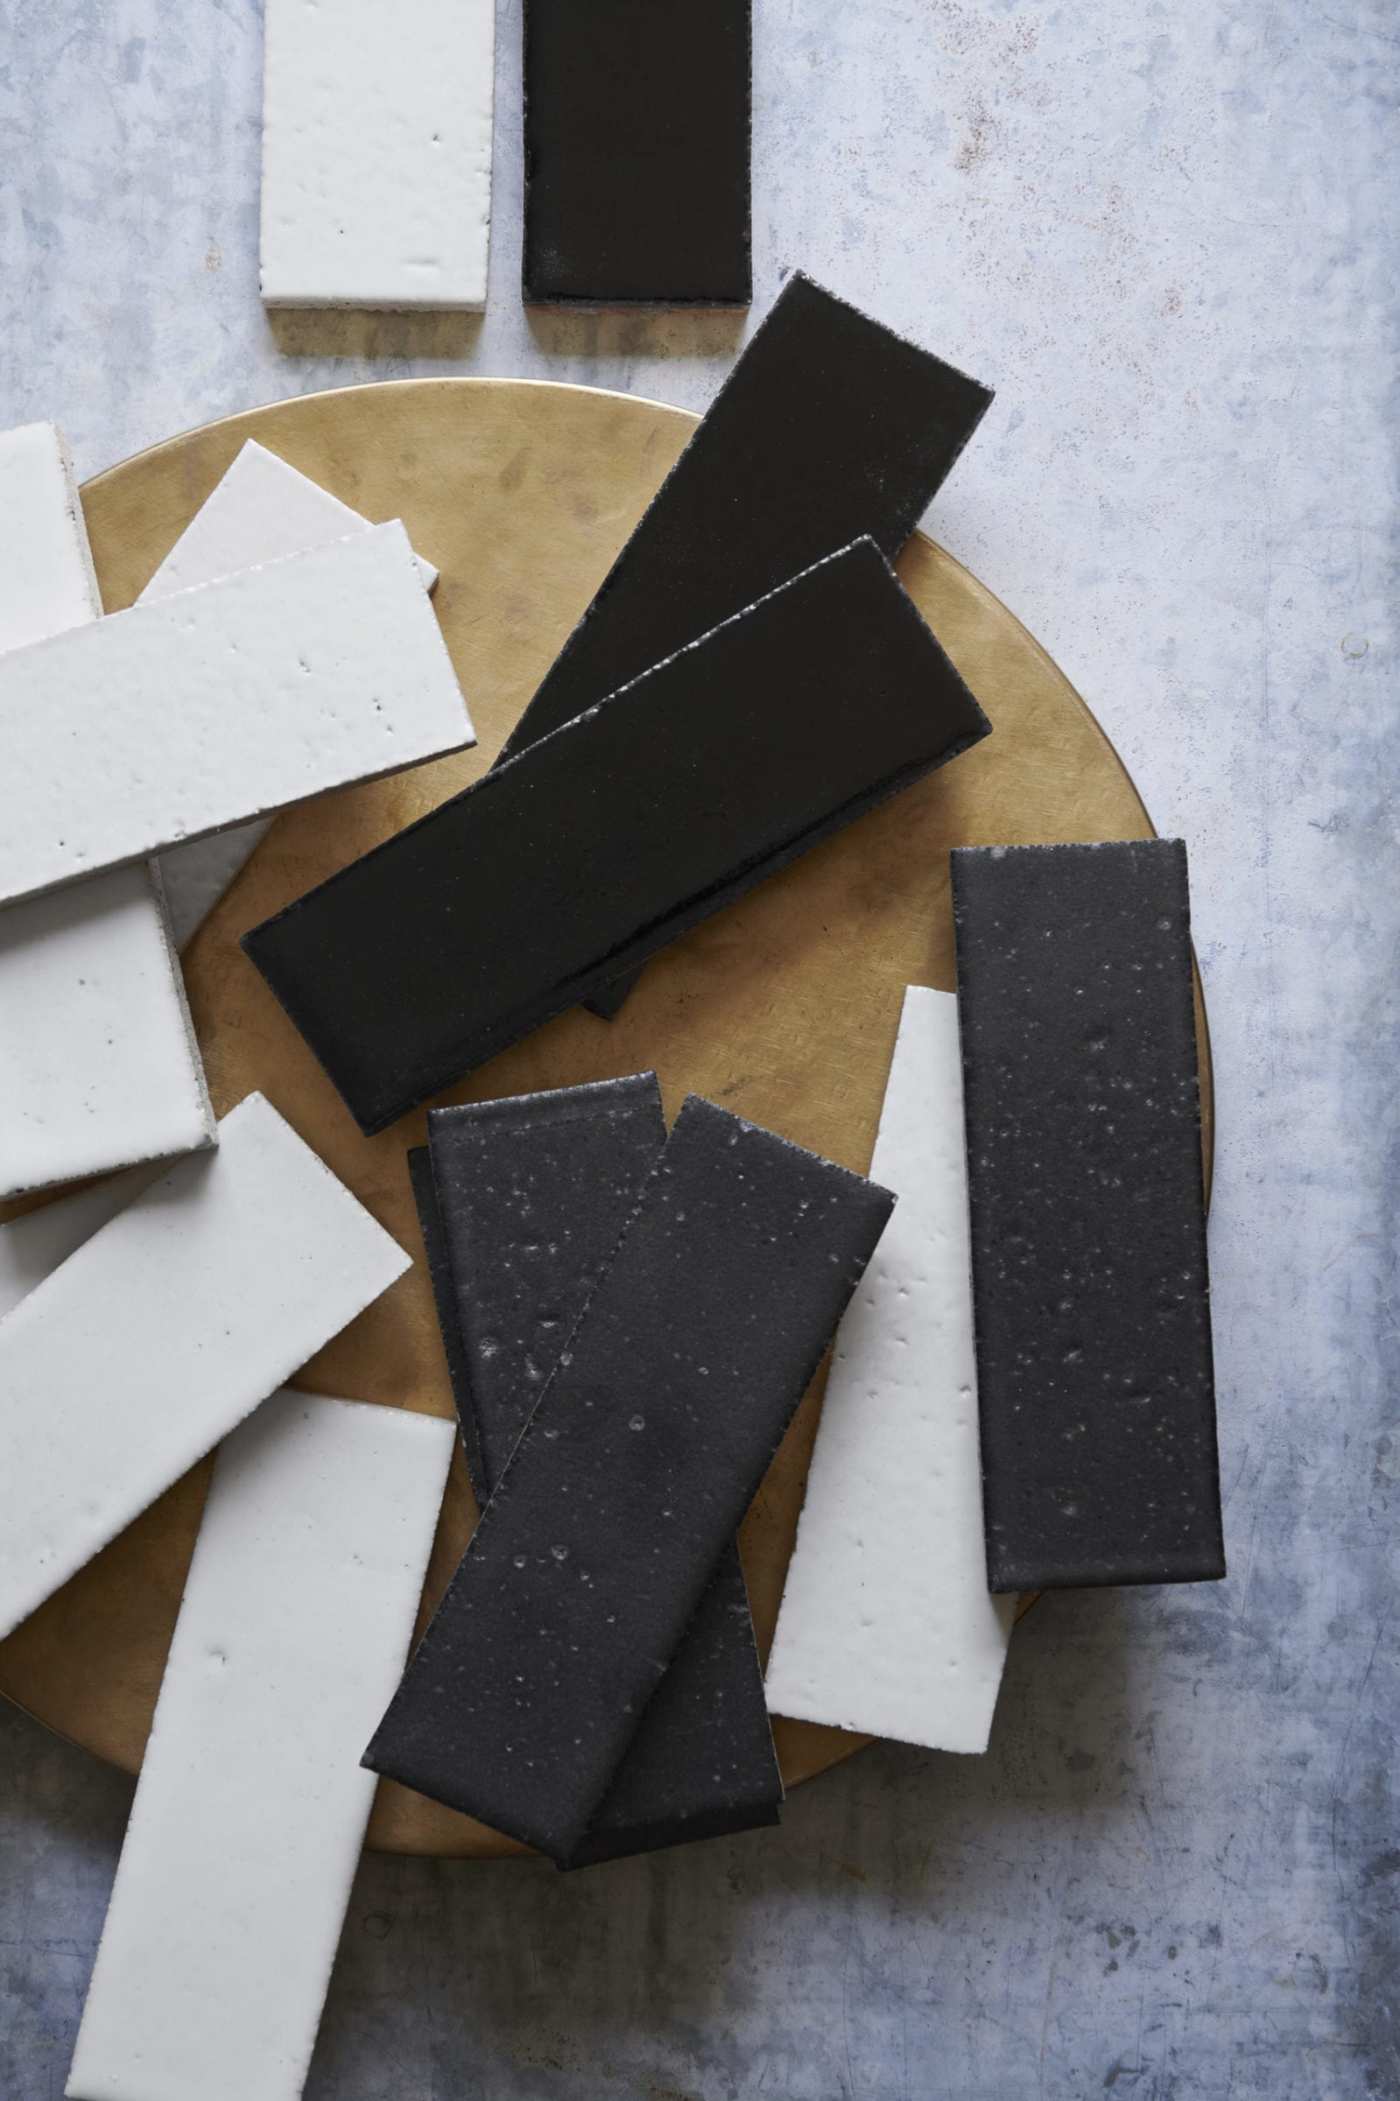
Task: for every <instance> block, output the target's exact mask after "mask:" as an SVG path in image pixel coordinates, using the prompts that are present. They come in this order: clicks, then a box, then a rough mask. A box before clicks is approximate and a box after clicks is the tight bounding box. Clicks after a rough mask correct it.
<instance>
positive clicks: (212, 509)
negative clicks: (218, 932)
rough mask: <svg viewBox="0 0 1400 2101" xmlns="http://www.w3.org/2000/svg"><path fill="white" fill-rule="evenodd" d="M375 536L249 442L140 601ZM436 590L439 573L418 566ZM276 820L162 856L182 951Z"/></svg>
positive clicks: (365, 522)
mask: <svg viewBox="0 0 1400 2101" xmlns="http://www.w3.org/2000/svg"><path fill="white" fill-rule="evenodd" d="M369 530H370V521H369V519H368V518H364V517H362V516H361V515H360V513H359V512H358V511H355V510H352V509H351V507H350V505H349V504H348V503H342V502H341V501H340V499H339V497H337V496H332V495H331V493H330V491H329V490H328V489H323V488H321V487H320V485H319V484H318V483H316V482H314V481H312V480H311V479H310V478H309V477H308V476H307V475H305V474H299V473H298V472H297V469H296V468H295V467H293V466H290V465H289V464H288V462H287V461H286V460H284V459H280V458H279V457H278V455H277V454H276V453H275V452H269V451H268V449H267V447H266V446H265V445H259V444H258V442H257V441H256V439H253V438H250V439H249V440H248V442H247V444H246V445H244V446H243V448H242V450H241V451H240V452H239V453H238V454H237V455H236V456H235V458H234V460H233V462H232V464H231V466H230V467H229V468H228V470H227V472H226V473H225V474H224V475H223V476H222V478H221V479H220V481H219V482H218V483H217V485H216V486H215V488H214V490H213V491H212V493H211V494H210V495H209V497H208V498H207V499H206V501H205V502H204V503H203V504H201V506H200V508H199V509H198V510H197V511H196V512H195V515H194V517H193V518H192V519H191V520H190V523H189V524H188V525H187V526H186V528H185V530H184V532H183V533H181V535H180V537H179V539H178V540H177V541H176V542H175V545H174V546H173V547H172V548H171V550H170V552H169V554H168V555H167V556H166V557H165V560H164V561H163V562H162V563H161V565H160V567H159V568H158V569H157V570H156V572H155V575H154V576H153V577H152V578H151V580H150V582H149V583H148V584H147V586H146V588H145V590H144V591H143V592H142V593H141V595H140V597H139V599H138V600H137V604H138V605H149V604H150V603H151V602H152V600H154V599H157V598H169V597H170V596H171V595H172V594H173V593H174V592H176V591H188V590H190V589H192V588H193V587H194V586H195V585H196V584H208V583H212V582H213V581H214V580H215V578H217V577H221V576H232V575H233V574H234V573H235V572H236V571H237V570H240V569H255V568H258V567H260V566H261V565H262V564H263V563H266V562H278V561H281V560H283V559H284V558H285V557H286V556H288V555H294V554H306V553H308V552H309V551H310V550H311V549H312V548H313V547H324V546H325V545H326V544H327V543H328V542H329V541H332V540H344V539H347V538H349V537H350V535H352V534H354V533H365V532H368V531H369ZM415 559H416V561H417V563H418V572H419V574H420V576H421V577H422V579H423V582H424V584H425V586H426V587H427V589H428V590H430V591H431V590H432V589H433V588H434V586H435V585H436V583H437V570H436V569H435V568H434V567H433V565H432V563H431V562H425V561H424V560H423V557H422V556H421V555H418V556H416V557H415ZM270 824H271V819H270V818H266V817H259V818H255V819H254V820H253V821H252V822H251V823H250V824H238V825H234V826H232V827H231V828H230V829H229V830H227V831H222V832H213V833H211V834H209V835H208V836H206V837H205V838H203V839H189V840H186V841H185V843H184V844H183V845H182V846H172V847H168V848H167V849H166V851H165V852H164V853H162V854H160V855H159V856H158V861H159V866H160V876H161V882H162V884H163V886H164V889H165V904H166V910H167V912H168V913H169V916H170V930H171V933H172V934H173V936H174V938H175V945H176V947H177V948H183V947H184V946H185V943H186V942H187V941H188V940H189V939H190V937H191V936H192V935H193V934H194V933H195V932H196V931H197V929H198V928H199V926H200V925H201V923H202V922H203V920H204V919H205V917H206V916H207V914H208V913H209V912H210V911H211V910H212V909H213V907H214V906H215V905H216V904H217V903H218V901H219V899H220V898H221V897H222V896H223V894H224V892H225V890H227V888H228V886H229V884H230V883H231V882H232V881H233V879H234V877H235V876H236V875H237V874H238V872H239V870H240V869H241V868H242V867H243V866H244V863H245V862H246V861H247V859H248V857H249V855H250V854H251V853H252V852H253V850H254V849H255V847H257V846H258V845H259V844H260V842H261V841H262V840H263V839H264V838H265V837H266V835H267V832H268V829H269V826H270Z"/></svg>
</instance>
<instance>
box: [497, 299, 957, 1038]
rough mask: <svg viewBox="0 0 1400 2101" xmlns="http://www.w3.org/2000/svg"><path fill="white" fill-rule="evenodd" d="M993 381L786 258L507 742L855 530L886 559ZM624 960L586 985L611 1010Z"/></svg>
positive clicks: (510, 745) (701, 628) (933, 491)
mask: <svg viewBox="0 0 1400 2101" xmlns="http://www.w3.org/2000/svg"><path fill="white" fill-rule="evenodd" d="M991 400H992V396H991V393H990V391H989V390H988V389H987V388H986V387H984V386H982V385H980V384H979V382H978V381H977V380H975V379H969V378H968V376H967V375H966V373H963V372H959V371H958V370H957V369H956V367H955V366H953V365H949V364H945V363H944V361H943V360H942V359H941V358H938V357H934V356H933V355H931V353H929V352H928V351H925V350H921V349H919V348H918V347H917V346H916V345H915V344H913V343H908V342H906V341H904V339H903V338H902V337H900V336H897V335H895V334H894V332H893V330H891V329H888V328H886V327H884V326H883V325H882V324H881V323H880V322H878V321H874V320H872V319H871V318H870V317H869V315H867V314H863V313H861V312H860V311H859V309H858V308H856V307H854V306H851V305H849V304H848V303H847V302H846V301H845V300H844V299H838V298H837V297H835V295H834V294H832V293H831V292H828V291H826V290H825V289H824V288H823V287H822V286H821V285H819V284H817V283H815V282H814V281H813V280H812V279H811V278H810V277H807V276H804V275H803V273H802V272H801V271H796V272H794V274H793V276H792V278H791V279H790V280H789V282H788V283H787V285H786V286H785V287H784V289H783V291H782V292H781V293H780V294H779V296H778V298H777V300H776V301H775V302H774V304H773V307H772V310H771V311H770V313H769V314H768V315H767V317H766V319H765V320H764V321H763V323H762V325H761V326H760V328H759V329H758V330H757V332H756V334H755V335H754V337H753V340H752V341H751V342H750V343H749V344H748V345H747V346H746V348H745V350H744V351H743V354H742V355H741V356H740V358H739V360H738V362H737V363H736V365H735V367H734V369H733V371H732V372H731V373H730V375H729V378H728V379H727V380H726V381H725V383H724V385H723V386H722V387H721V388H720V391H719V393H718V394H717V396H716V397H715V400H714V402H713V404H712V406H711V408H710V410H709V413H708V414H707V415H706V416H705V418H704V420H703V421H702V422H701V424H700V426H699V428H698V429H697V430H696V432H695V434H694V436H693V437H692V438H691V440H690V442H689V444H688V445H687V446H686V448H685V450H684V452H683V453H682V454H681V456H680V458H679V459H678V460H677V462H676V464H675V466H674V467H673V468H672V469H671V471H670V473H669V474H668V475H667V477H666V479H665V480H664V481H663V483H662V484H661V487H660V488H659V489H658V491H657V493H656V495H655V496H654V497H653V498H652V500H651V503H650V504H649V505H648V506H647V509H646V512H645V514H644V515H643V517H642V519H641V520H640V522H639V524H638V525H637V527H636V529H635V531H634V532H633V533H632V535H631V537H630V538H629V539H628V541H627V543H626V545H625V546H624V547H623V549H622V551H621V553H620V554H619V555H618V557H617V559H616V561H615V562H614V563H613V565H612V567H611V568H610V569H609V571H608V573H607V575H606V577H605V578H604V579H603V581H602V583H601V584H600V586H599V588H598V590H597V592H596V594H595V596H594V598H593V601H592V603H591V604H590V606H589V607H588V609H587V611H586V612H585V614H584V616H583V618H582V619H581V620H580V622H579V624H578V626H577V627H576V628H575V629H574V632H573V633H572V634H571V635H570V637H569V639H568V641H567V642H566V643H565V645H564V647H563V649H562V650H561V651H560V653H559V655H558V657H557V658H556V659H555V661H554V663H553V665H552V666H551V667H550V669H549V671H548V672H547V673H546V674H545V677H544V679H543V680H542V682H541V684H540V686H539V688H538V690H537V691H536V693H535V695H534V697H533V698H532V700H531V701H530V704H529V706H528V707H527V708H526V710H525V712H524V714H523V715H522V716H521V718H520V720H519V722H518V723H517V724H516V726H515V729H514V730H513V731H512V732H511V735H510V736H509V738H508V739H507V740H506V744H505V748H504V751H503V753H502V758H503V759H509V758H513V757H515V756H516V755H517V754H518V753H519V752H521V751H523V750H524V749H525V747H526V746H527V745H529V744H533V743H535V742H537V741H538V740H539V739H540V738H541V737H544V736H547V735H548V734H549V732H550V731H551V730H556V729H559V728H560V727H561V726H562V725H563V724H564V723H566V722H569V721H571V720H573V719H574V718H575V717H576V716H578V715H581V714H582V713H583V712H584V710H585V709H587V708H591V707H593V706H595V705H596V704H597V703H598V702H599V701H601V700H603V699H605V698H606V697H607V696H608V695H609V694H611V693H615V692H616V691H617V690H618V689H619V688H620V687H622V686H625V685H627V684H629V683H630V682H631V681H633V680H634V679H637V678H640V677H641V676H642V674H643V673H644V672H647V671H650V670H651V669H652V667H653V666H654V665H657V664H660V663H662V662H663V661H664V660H665V659H666V658H667V657H669V656H672V655H674V654H675V652H676V651H677V650H680V649H683V648H685V646H686V645H687V644H688V643H690V642H693V641H694V640H695V638H696V637H697V636H698V635H701V634H704V633H705V632H707V630H709V629H711V628H713V627H716V626H718V625H719V623H720V622H722V621H725V620H728V619H730V618H731V617H732V616H733V615H734V614H736V613H738V612H739V611H740V610H741V609H742V608H744V607H745V606H749V605H752V604H753V603H754V602H755V601H756V600H758V599H760V598H762V597H763V596H765V595H766V594H767V593H768V592H770V591H774V590H776V589H777V588H778V586H779V585H780V584H783V583H785V582H787V581H788V580H789V579H790V578H791V577H793V576H795V575H797V574H798V572H799V571H801V570H803V569H805V568H807V567H809V566H810V565H811V564H812V563H814V562H817V561H819V560H820V559H821V558H822V556H824V555H827V554H829V553H831V551H832V550H833V549H834V548H838V547H844V546H846V545H847V544H848V543H849V542H850V541H852V540H855V539H857V538H859V537H861V536H863V535H865V536H868V537H869V538H871V539H872V540H874V542H875V544H876V546H877V547H878V548H879V549H880V551H881V553H882V554H884V555H885V556H886V557H887V558H888V559H889V560H890V561H893V560H894V557H895V556H896V555H897V554H898V552H899V550H900V548H901V547H902V546H903V545H904V542H905V541H906V540H907V539H908V537H909V535H910V533H911V532H912V531H913V529H914V527H915V525H916V524H917V523H918V520H919V518H920V516H921V514H922V513H923V512H924V510H926V509H927V507H928V505H929V504H930V503H931V502H932V501H933V498H934V497H935V496H936V495H937V493H938V491H939V489H940V488H941V487H942V485H943V483H944V481H945V480H946V479H947V477H948V475H949V474H950V473H951V471H952V469H953V467H954V466H955V465H956V463H957V460H958V458H959V457H960V455H961V453H962V451H963V449H964V447H965V446H966V445H967V443H968V441H969V440H970V438H971V437H972V435H973V433H974V432H975V431H976V429H977V426H978V424H979V423H980V422H981V420H982V417H983V416H984V415H985V414H986V411H987V409H988V408H989V407H990V405H991ZM634 978H635V973H632V974H624V975H623V976H621V977H619V978H618V980H617V983H616V984H615V985H611V986H607V987H604V988H601V989H599V990H598V991H596V992H594V993H593V994H592V995H591V996H590V998H589V1000H588V1005H589V1006H590V1007H591V1008H592V1009H593V1011H594V1012H595V1013H598V1014H614V1013H616V1011H617V1009H618V1008H619V1007H620V1006H621V1004H622V1002H623V1000H624V999H625V998H626V996H627V992H628V990H629V989H630V986H631V984H632V983H633V981H634Z"/></svg>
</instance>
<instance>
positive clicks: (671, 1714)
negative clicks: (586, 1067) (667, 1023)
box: [414, 1073, 783, 1866]
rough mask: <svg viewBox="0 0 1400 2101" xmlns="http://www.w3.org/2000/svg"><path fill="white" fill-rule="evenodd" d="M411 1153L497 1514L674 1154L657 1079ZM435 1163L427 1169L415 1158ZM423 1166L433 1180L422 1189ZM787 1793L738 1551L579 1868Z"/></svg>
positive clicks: (651, 1709)
mask: <svg viewBox="0 0 1400 2101" xmlns="http://www.w3.org/2000/svg"><path fill="white" fill-rule="evenodd" d="M428 1131H429V1143H430V1146H431V1151H432V1163H431V1166H429V1162H428V1149H427V1148H420V1149H419V1152H418V1154H417V1155H415V1156H414V1164H415V1176H414V1180H415V1188H416V1189H417V1190H418V1195H419V1206H420V1211H421V1212H422V1213H423V1214H424V1232H425V1238H429V1239H430V1240H431V1238H434V1237H438V1238H439V1244H440V1246H441V1249H442V1258H443V1269H444V1272H445V1274H446V1276H447V1277H448V1279H449V1282H448V1286H447V1289H446V1291H445V1292H443V1293H440V1294H439V1296H438V1310H439V1316H440V1318H441V1320H442V1323H443V1330H444V1339H445V1342H446V1346H447V1355H448V1362H449V1366H450V1367H451V1368H452V1378H453V1387H454V1391H455V1393H456V1397H457V1405H458V1410H459V1413H460V1414H461V1417H462V1424H463V1434H464V1437H465V1438H466V1441H467V1445H468V1449H469V1450H470V1449H471V1448H472V1446H473V1444H475V1445H476V1447H477V1448H478V1450H479V1451H480V1452H481V1454H482V1455H483V1474H482V1482H481V1486H480V1488H479V1489H478V1497H479V1500H481V1501H482V1502H483V1503H484V1502H485V1500H486V1498H487V1497H488V1496H489V1495H490V1492H491V1488H492V1486H493V1485H494V1483H495V1481H496V1480H497V1479H498V1478H499V1476H500V1474H501V1472H502V1470H503V1468H504V1466H505V1463H506V1461H507V1459H508V1458H509V1457H510V1454H511V1451H512V1450H513V1448H514V1446H515V1443H516V1440H517V1438H518V1437H519V1435H520V1432H521V1431H522V1430H523V1429H524V1427H525V1423H526V1421H527V1420H528V1418H529V1415H530V1412H531V1410H532V1409H533V1407H534V1405H535V1403H536V1401H537V1400H538V1399H539V1396H540V1393H541V1391H542V1389H543V1385H544V1383H545V1381H546V1380H547V1379H548V1378H549V1375H550V1374H551V1372H552V1371H553V1370H554V1368H555V1365H556V1363H557V1361H558V1357H559V1353H560V1351H561V1350H562V1349H563V1348H564V1345H565V1343H566V1342H567V1340H568V1337H569V1334H570V1333H571V1331H572V1329H573V1327H574V1326H575V1324H576V1323H577V1321H578V1318H579V1316H580V1315H581V1314H582V1312H583V1309H584V1307H585V1305H586V1303H587V1301H588V1298H589V1296H590V1295H591V1293H592V1291H593V1289H594V1287H595V1286H596V1284H597V1282H598V1280H599V1277H600V1276H601V1274H602V1272H603V1270H604V1268H605V1267H606V1264H607V1262H608V1260H609V1259H610V1257H611V1255H612V1253H613V1250H614V1248H615V1247H616V1245H617V1241H618V1237H619V1235H620V1234H621V1232H622V1230H623V1227H624V1226H625V1225H626V1223H627V1221H628V1219H629V1217H630V1216H631V1214H632V1212H633V1210H634V1209H635V1207H636V1204H637V1200H638V1197H639V1195H640V1191H641V1185H642V1183H643V1181H644V1180H645V1179H646V1176H647V1174H648V1172H649V1171H650V1169H651V1168H652V1167H653V1166H654V1165H655V1163H656V1160H657V1157H658V1155H659V1154H660V1152H661V1148H662V1146H663V1145H664V1144H665V1142H666V1124H665V1120H664V1118H663V1116H662V1113H661V1094H660V1090H659V1088H658V1087H657V1084H656V1076H655V1074H654V1073H639V1074H636V1075H634V1076H632V1077H631V1078H628V1079H621V1080H601V1081H597V1082H595V1083H594V1084H592V1085H589V1086H584V1087H570V1088H565V1089H561V1090H559V1091H558V1092H554V1093H549V1094H531V1095H518V1096H515V1097H513V1098H510V1099H507V1100H501V1101H489V1102H471V1103H468V1104H467V1105H466V1106H465V1107H462V1108H455V1109H435V1110H433V1111H432V1113H431V1115H430V1116H429V1118H428ZM420 1161H421V1163H422V1164H421V1166H419V1164H418V1163H419V1162H420ZM424 1169H426V1170H427V1174H428V1177H429V1184H430V1185H427V1186H420V1184H422V1183H423V1170H424ZM782 1796H783V1788H782V1781H781V1778H780V1777H779V1773H778V1763H777V1758H776V1755H775V1753H774V1750H773V1735H772V1730H771V1728H770V1726H769V1721H768V1709H767V1703H766V1701H765V1699H764V1692H763V1672H762V1669H761V1666H760V1664H759V1659H758V1649H757V1645H756V1643H755V1640H754V1632H753V1622H752V1619H751V1618H750V1615H749V1605H748V1593H747V1591H746V1589H745V1586H744V1576H743V1570H742V1568H741V1566H740V1562H739V1555H738V1551H737V1548H736V1547H735V1546H734V1545H733V1543H732V1542H731V1544H730V1545H729V1546H728V1547H727V1548H726V1549H725V1551H724V1553H723V1555H722V1556H721V1559H720V1562H719V1565H718V1566H717V1568H716V1569H715V1572H714V1574H713V1576H712V1577H711V1579H710V1582H709V1584H708V1585H707V1587H706V1589H705V1592H704V1595H703V1596H702V1598H701V1600H700V1603H699V1606H698V1607H697V1608H696V1614H695V1618H694V1619H693V1620H692V1621H691V1623H690V1625H689V1626H688V1627H687V1629H686V1632H685V1637H684V1639H683V1641H682V1642H681V1645H680V1647H679V1649H678V1650H677V1652H676V1655H675V1657H674V1659H673V1660H672V1663H671V1666H670V1669H669V1670H668V1671H667V1673H666V1676H665V1678H664V1679H663V1680H662V1682H661V1685H660V1686H659V1688H658V1689H657V1692H656V1694H655V1695H654V1697H653V1698H652V1699H651V1701H650V1702H649V1703H648V1705H647V1709H646V1712H645V1713H644V1714H643V1716H642V1720H641V1724H640V1726H639V1728H638V1730H637V1734H636V1735H635V1736H634V1737H633V1739H632V1742H631V1744H630V1745H629V1747H628V1751H627V1756H626V1757H625V1758H624V1760H623V1762H622V1765H621V1767H620V1769H619V1771H618V1773H617V1776H616V1778H615V1779H614V1781H613V1784H612V1786H611V1787H610V1788H609V1790H608V1792H607V1794H606V1796H605V1797H604V1799H603V1802H602V1804H601V1806H600V1808H599V1810H598V1813H597V1815H596V1816H595V1817H594V1819H593V1822H592V1825H591V1826H590V1828H589V1832H588V1836H587V1838H586V1839H585V1841H584V1843H583V1846H582V1847H581V1848H580V1851H579V1853H578V1854H576V1855H575V1856H573V1858H572V1860H571V1862H570V1865H573V1866H582V1865H584V1864H585V1863H586V1862H589V1863H591V1862H594V1861H600V1860H612V1859H616V1858H617V1857H618V1856H619V1855H621V1854H624V1853H637V1852H642V1851H648V1850H651V1849H654V1848H655V1847H658V1846H664V1845H677V1844H681V1843H683V1842H685V1841H686V1840H689V1839H694V1838H708V1837H713V1836H715V1835H717V1834H718V1833H720V1832H728V1831H741V1830H748V1829H752V1828H754V1827H756V1826H758V1825H766V1824H775V1823H776V1822H777V1821H778V1807H779V1804H780V1803H781V1801H782Z"/></svg>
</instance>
